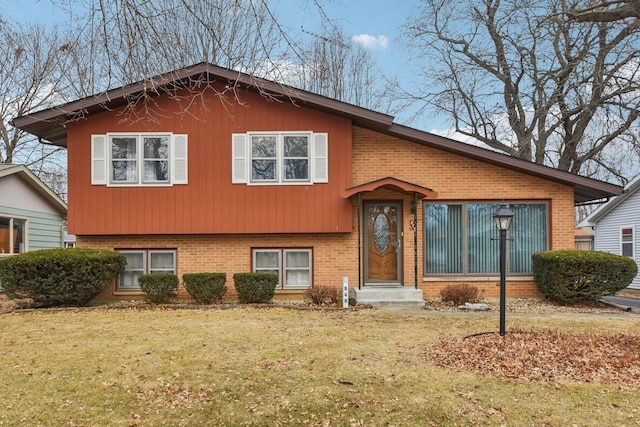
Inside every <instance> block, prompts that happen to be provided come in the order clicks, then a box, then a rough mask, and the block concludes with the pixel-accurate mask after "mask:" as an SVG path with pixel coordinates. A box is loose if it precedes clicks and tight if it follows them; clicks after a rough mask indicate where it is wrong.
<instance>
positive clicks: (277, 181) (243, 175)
mask: <svg viewBox="0 0 640 427" xmlns="http://www.w3.org/2000/svg"><path fill="white" fill-rule="evenodd" d="M253 136H273V137H275V138H276V156H275V158H273V161H275V163H276V173H275V175H276V177H275V178H274V179H268V180H267V179H253V178H252V173H253V165H252V162H253V158H252V149H251V143H252V141H251V139H252V137H253ZM286 136H302V137H306V138H307V141H308V145H307V157H306V160H307V178H306V179H286V178H285V177H284V174H285V173H286V169H285V167H284V164H285V157H284V137H286ZM269 159H271V158H269ZM301 159H302V158H301ZM231 162H232V163H231V169H232V173H231V182H232V183H233V184H246V185H255V186H261V185H313V184H319V183H326V182H329V171H328V134H327V133H314V132H313V131H256V132H253V131H249V132H246V133H234V134H232V138H231Z"/></svg>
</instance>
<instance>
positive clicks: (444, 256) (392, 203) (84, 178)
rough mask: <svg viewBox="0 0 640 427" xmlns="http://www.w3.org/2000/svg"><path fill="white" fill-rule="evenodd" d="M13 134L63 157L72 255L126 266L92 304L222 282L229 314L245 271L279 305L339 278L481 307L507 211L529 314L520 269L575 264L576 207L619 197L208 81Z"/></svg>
mask: <svg viewBox="0 0 640 427" xmlns="http://www.w3.org/2000/svg"><path fill="white" fill-rule="evenodd" d="M185 87H190V89H191V91H188V90H186V89H185ZM194 91H195V92H194ZM142 93H147V94H148V93H151V94H153V98H152V102H147V103H146V104H145V103H144V102H143V100H142V98H141V97H140V95H141V94H142ZM195 95H198V96H195ZM238 99H239V100H240V102H238ZM131 100H138V101H137V103H133V102H130V101H131ZM145 108H147V110H145ZM13 124H14V125H15V126H16V127H18V128H21V129H24V130H25V131H27V132H30V133H32V134H34V135H36V136H38V137H39V138H41V139H43V140H46V141H49V142H50V143H52V144H55V145H58V146H61V147H67V149H68V162H69V203H70V209H69V232H70V233H72V234H74V235H75V236H76V242H77V245H78V246H79V247H94V248H105V249H113V250H117V251H121V252H122V253H124V254H125V256H126V257H127V260H128V264H127V267H126V271H125V272H124V274H122V275H121V276H120V277H119V278H118V280H117V281H116V282H115V283H114V284H113V286H112V288H110V289H109V290H108V291H106V292H105V293H104V294H103V295H102V296H101V297H102V298H104V299H119V298H126V299H130V298H134V297H138V296H139V295H140V289H139V287H138V283H137V277H138V276H139V275H140V274H143V273H154V272H171V273H175V274H177V275H178V276H179V277H181V276H182V275H183V274H185V273H195V272H224V273H226V274H227V285H228V288H229V292H228V296H229V297H233V296H234V288H233V281H232V276H233V274H234V273H238V272H247V271H263V272H273V273H277V274H278V275H279V285H278V289H277V291H276V298H301V297H302V295H303V293H304V292H305V291H306V290H307V289H309V288H310V287H313V286H320V285H326V286H336V287H341V286H342V283H343V278H346V280H347V281H348V283H349V285H350V286H351V287H352V291H353V292H354V294H355V296H356V298H360V301H365V300H366V297H365V291H366V290H370V291H371V293H375V292H376V291H380V290H387V291H388V292H387V296H386V297H385V298H390V297H389V296H388V295H389V294H393V295H400V294H401V293H402V292H404V291H405V290H406V291H413V296H412V297H411V298H412V299H414V300H418V301H419V303H422V304H424V300H423V299H422V298H423V296H438V295H439V292H440V290H441V289H442V288H443V287H445V286H447V285H449V284H461V283H467V284H473V285H476V286H478V287H479V289H480V290H481V292H482V294H483V295H485V296H494V295H498V288H497V287H496V282H497V281H498V276H499V271H498V268H499V262H498V249H499V248H498V243H497V242H495V241H494V240H492V239H493V238H494V237H496V236H497V235H498V233H497V231H496V230H495V225H494V221H493V219H492V214H493V213H494V212H495V211H496V210H497V208H498V207H499V206H500V204H501V203H502V202H504V203H506V204H508V205H509V207H510V208H511V209H512V210H513V211H514V212H515V218H514V220H513V225H512V228H511V230H510V235H509V238H510V240H509V241H508V245H509V248H508V250H509V256H508V260H507V261H508V269H509V272H508V277H507V280H508V292H507V294H508V295H512V296H516V295H517V296H537V295H539V293H538V291H537V289H536V287H535V284H534V283H533V277H532V272H531V260H530V258H531V254H532V253H533V252H536V251H539V250H545V249H571V248H573V246H574V241H573V228H574V214H573V209H574V203H577V202H585V201H589V200H595V199H601V198H606V197H610V196H614V195H617V194H620V192H621V188H620V187H618V186H615V185H612V184H608V183H605V182H601V181H596V180H593V179H589V178H585V177H582V176H577V175H574V174H570V173H566V172H563V171H559V170H555V169H552V168H549V167H546V166H543V165H539V164H534V163H531V162H528V161H524V160H520V159H516V158H512V157H508V156H506V155H502V154H499V153H496V152H493V151H489V150H485V149H482V148H479V147H474V146H470V145H467V144H463V143H460V142H457V141H453V140H451V139H447V138H444V137H441V136H437V135H433V134H430V133H427V132H423V131H420V130H417V129H413V128H410V127H406V126H402V125H399V124H396V123H394V122H393V117H391V116H389V115H385V114H381V113H378V112H375V111H371V110H367V109H364V108H360V107H356V106H354V105H350V104H346V103H343V102H339V101H336V100H333V99H329V98H326V97H323V96H319V95H316V94H313V93H309V92H305V91H301V90H297V89H294V88H291V87H286V86H282V85H279V84H277V83H274V82H271V81H268V80H263V79H258V78H255V77H253V76H250V75H246V74H242V73H240V72H237V71H232V70H229V69H224V68H220V67H217V66H214V65H211V64H206V63H202V64H198V65H195V66H192V67H188V68H185V69H181V70H177V71H174V72H172V73H169V74H165V75H161V76H158V77H156V78H153V79H150V80H147V81H144V82H139V83H137V84H132V85H129V86H125V87H121V88H117V89H113V90H110V91H107V92H105V93H103V94H101V95H97V96H94V97H89V98H85V99H80V100H77V101H73V102H70V103H67V104H64V105H60V106H57V107H54V108H50V109H47V110H43V111H39V112H35V113H32V114H29V115H26V116H22V117H19V118H16V119H15V120H14V122H13ZM178 295H179V296H180V297H187V294H186V292H185V290H184V289H183V288H182V287H180V288H179V289H178ZM416 295H417V296H416Z"/></svg>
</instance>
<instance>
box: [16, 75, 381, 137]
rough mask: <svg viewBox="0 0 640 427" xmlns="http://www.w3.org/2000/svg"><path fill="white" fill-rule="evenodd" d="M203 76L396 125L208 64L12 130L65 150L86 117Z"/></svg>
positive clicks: (362, 121) (22, 120)
mask: <svg viewBox="0 0 640 427" xmlns="http://www.w3.org/2000/svg"><path fill="white" fill-rule="evenodd" d="M204 75H206V76H207V79H208V81H216V80H218V79H222V80H223V81H224V83H226V84H232V85H233V86H234V87H235V88H238V86H240V87H242V86H244V88H245V89H248V90H252V91H255V92H261V93H265V94H268V95H269V96H272V97H274V98H275V99H287V100H290V101H291V102H292V103H294V104H297V105H304V106H305V107H309V108H312V109H316V110H321V111H325V112H329V113H333V114H338V115H340V116H342V117H346V118H348V119H350V120H351V121H352V122H353V123H355V124H357V125H361V126H365V127H368V128H372V129H384V128H388V127H389V126H390V125H391V124H392V123H393V116H390V115H387V114H383V113H379V112H376V111H372V110H368V109H365V108H362V107H358V106H355V105H352V104H348V103H345V102H342V101H337V100H334V99H331V98H328V97H325V96H322V95H317V94H314V93H311V92H308V91H304V90H301V89H296V88H293V87H291V86H286V85H282V84H279V83H276V82H273V81H270V80H265V79H262V78H258V77H253V76H251V75H248V74H245V73H241V72H239V71H234V70H230V69H227V68H222V67H218V66H216V65H212V64H208V63H201V64H197V65H194V66H192V67H187V68H183V69H180V70H177V71H174V72H170V73H166V74H162V75H159V76H156V77H152V78H150V79H146V80H143V81H140V82H138V83H133V84H130V85H127V86H123V87H120V88H116V89H112V90H109V91H106V92H104V93H101V94H97V95H94V96H90V97H86V98H83V99H79V100H76V101H72V102H69V103H66V104H63V105H60V106H57V107H53V108H49V109H46V110H41V111H38V112H35V113H31V114H27V115H24V116H21V117H17V118H15V119H13V121H12V122H11V123H12V125H13V126H15V127H17V128H19V129H22V130H25V131H27V132H29V133H31V134H33V135H36V136H38V137H39V138H41V139H45V140H47V141H50V142H51V143H52V144H54V145H58V146H61V147H66V145H67V141H66V140H67V129H66V123H68V122H69V121H72V120H78V119H81V118H83V117H85V116H86V115H89V114H93V113H97V112H100V111H105V110H109V109H114V108H119V107H122V106H123V105H126V103H127V102H128V99H130V98H131V97H132V96H136V95H138V94H140V93H143V92H147V93H149V94H150V95H151V96H158V95H160V94H163V93H166V92H168V90H170V89H172V88H176V87H180V86H181V85H184V84H185V83H186V82H187V81H188V80H189V79H192V78H194V77H196V76H204Z"/></svg>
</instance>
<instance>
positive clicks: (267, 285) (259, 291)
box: [233, 273, 278, 304]
mask: <svg viewBox="0 0 640 427" xmlns="http://www.w3.org/2000/svg"><path fill="white" fill-rule="evenodd" d="M233 283H234V286H235V288H236V292H237V293H238V301H239V302H240V303H241V304H251V303H264V302H269V301H271V299H272V298H273V296H274V295H275V291H276V286H278V275H277V274H273V273H236V274H234V275H233Z"/></svg>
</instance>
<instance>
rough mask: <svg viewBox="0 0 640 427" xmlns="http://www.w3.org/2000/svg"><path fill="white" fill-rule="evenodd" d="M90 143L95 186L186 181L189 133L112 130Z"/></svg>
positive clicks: (170, 183)
mask: <svg viewBox="0 0 640 427" xmlns="http://www.w3.org/2000/svg"><path fill="white" fill-rule="evenodd" d="M91 142H92V145H91V147H92V183H93V184H95V185H99V184H106V185H113V186H117V185H120V186H122V185H128V186H132V185H173V184H186V183H187V135H177V134H176V135H174V134H171V133H158V134H152V133H139V134H134V133H110V134H106V135H93V136H92V140H91Z"/></svg>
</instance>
